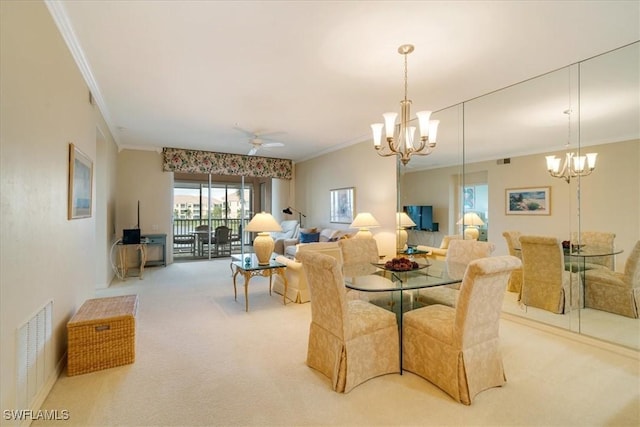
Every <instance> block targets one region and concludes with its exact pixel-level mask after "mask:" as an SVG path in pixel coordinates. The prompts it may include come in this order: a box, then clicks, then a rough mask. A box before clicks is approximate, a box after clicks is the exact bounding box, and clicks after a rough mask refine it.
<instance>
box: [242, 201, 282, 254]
mask: <svg viewBox="0 0 640 427" xmlns="http://www.w3.org/2000/svg"><path fill="white" fill-rule="evenodd" d="M246 230H247V231H253V232H256V231H257V232H258V236H257V237H256V238H255V240H254V241H253V251H254V252H255V253H256V258H258V264H259V265H268V264H269V260H270V259H271V254H272V253H273V248H274V247H275V243H274V242H273V238H272V237H271V235H270V234H269V232H270V231H282V227H280V224H278V223H277V221H276V220H275V218H274V217H273V216H271V214H268V213H266V212H260V213H259V214H256V215H255V216H254V217H253V218H252V219H251V221H249V224H247V228H246Z"/></svg>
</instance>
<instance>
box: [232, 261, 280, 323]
mask: <svg viewBox="0 0 640 427" xmlns="http://www.w3.org/2000/svg"><path fill="white" fill-rule="evenodd" d="M286 268H287V266H286V265H284V264H280V263H279V262H276V261H274V260H269V264H266V265H260V264H258V258H256V255H255V254H244V255H232V256H231V272H232V273H233V297H234V299H235V300H236V301H237V300H238V292H237V288H236V277H237V276H238V274H242V276H243V277H244V310H245V311H249V281H250V280H251V278H252V277H254V276H262V277H268V278H269V295H271V278H272V276H273V275H274V274H279V275H280V277H282V280H283V282H284V292H283V295H282V303H283V304H285V305H286V304H287V277H286V275H285V270H286Z"/></svg>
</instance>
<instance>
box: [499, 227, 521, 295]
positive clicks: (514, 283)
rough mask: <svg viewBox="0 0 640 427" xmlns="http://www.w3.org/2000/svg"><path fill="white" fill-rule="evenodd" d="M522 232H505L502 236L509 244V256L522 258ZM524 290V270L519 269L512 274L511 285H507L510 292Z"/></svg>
mask: <svg viewBox="0 0 640 427" xmlns="http://www.w3.org/2000/svg"><path fill="white" fill-rule="evenodd" d="M520 235H521V234H520V232H519V231H504V232H503V233H502V236H503V237H504V239H505V240H506V242H507V249H508V250H509V255H511V256H514V257H518V258H521V257H522V253H521V252H520V241H519V239H520ZM521 290H522V269H521V268H519V269H517V270H514V272H513V273H511V277H510V278H509V284H508V285H507V291H509V292H518V293H520V291H521Z"/></svg>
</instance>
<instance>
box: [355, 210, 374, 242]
mask: <svg viewBox="0 0 640 427" xmlns="http://www.w3.org/2000/svg"><path fill="white" fill-rule="evenodd" d="M350 227H351V228H359V229H360V231H358V233H356V235H355V236H354V237H356V238H359V239H368V238H372V237H373V235H372V234H371V232H370V231H369V229H370V228H373V227H380V223H379V222H378V221H377V220H376V219H375V218H374V217H373V215H371V214H370V213H369V212H361V213H359V214H358V215H356V218H355V219H354V220H353V222H352V223H351V225H350Z"/></svg>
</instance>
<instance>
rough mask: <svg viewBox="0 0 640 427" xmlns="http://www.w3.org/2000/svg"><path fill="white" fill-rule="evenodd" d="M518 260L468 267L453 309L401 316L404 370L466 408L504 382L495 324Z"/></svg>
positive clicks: (475, 263)
mask: <svg viewBox="0 0 640 427" xmlns="http://www.w3.org/2000/svg"><path fill="white" fill-rule="evenodd" d="M521 265H522V263H521V261H520V259H518V258H516V257H513V256H510V255H505V256H498V257H488V258H481V259H477V260H474V261H472V262H471V263H469V265H468V267H467V269H466V272H465V274H464V278H463V280H462V285H461V286H460V297H459V298H458V303H457V305H456V307H455V308H452V307H447V306H444V305H440V304H436V305H430V306H427V307H422V308H418V309H416V310H413V311H410V312H408V313H406V314H405V315H404V320H403V339H402V340H403V358H402V360H403V368H404V369H405V370H407V371H411V372H413V373H415V374H417V375H420V376H421V377H423V378H425V379H427V380H428V381H430V382H432V383H433V384H435V385H436V386H438V387H440V388H441V389H442V390H443V391H445V392H446V393H447V394H449V395H450V396H451V397H453V398H454V399H455V400H457V401H458V402H461V403H464V404H465V405H470V404H471V401H472V399H473V398H474V397H475V396H476V395H477V394H478V393H480V392H481V391H483V390H486V389H488V388H492V387H499V386H501V385H503V384H504V383H505V381H506V376H505V373H504V368H503V365H502V357H501V355H500V342H499V325H500V313H501V311H502V302H503V299H504V295H505V288H506V286H507V282H508V280H509V276H510V275H511V272H512V271H513V270H515V269H517V268H520V266H521Z"/></svg>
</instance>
